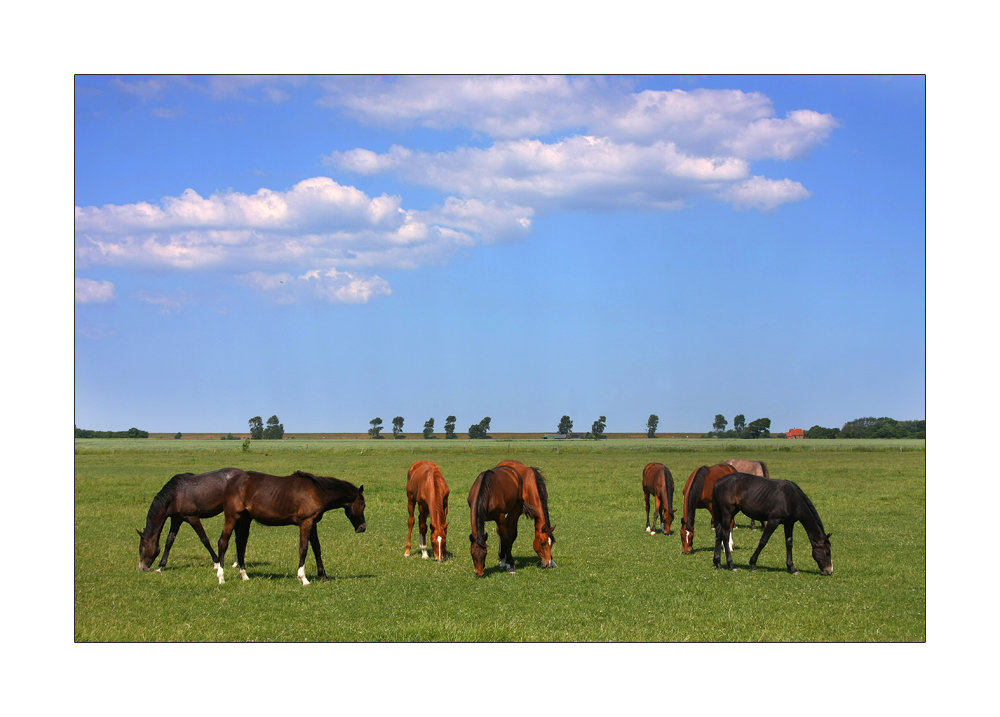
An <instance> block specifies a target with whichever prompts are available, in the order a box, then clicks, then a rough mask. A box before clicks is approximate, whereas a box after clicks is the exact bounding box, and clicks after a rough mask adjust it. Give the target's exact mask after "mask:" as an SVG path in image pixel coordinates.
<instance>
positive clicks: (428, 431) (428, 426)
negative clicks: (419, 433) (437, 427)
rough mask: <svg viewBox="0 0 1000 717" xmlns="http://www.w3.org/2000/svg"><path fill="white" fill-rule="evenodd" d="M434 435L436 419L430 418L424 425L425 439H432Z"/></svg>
mask: <svg viewBox="0 0 1000 717" xmlns="http://www.w3.org/2000/svg"><path fill="white" fill-rule="evenodd" d="M432 435H434V419H433V418H428V419H427V422H426V423H424V438H430V437H431V436H432Z"/></svg>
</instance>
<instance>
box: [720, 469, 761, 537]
mask: <svg viewBox="0 0 1000 717" xmlns="http://www.w3.org/2000/svg"><path fill="white" fill-rule="evenodd" d="M725 465H727V466H732V467H733V468H735V469H736V472H737V473H749V474H750V475H753V476H761V477H763V478H770V477H771V473H770V471H768V470H767V464H766V463H765V462H764V461H745V460H743V459H742V458H730V459H729V460H728V461H726V463H725ZM750 530H757V526H756V525H755V524H754V522H753V518H751V519H750Z"/></svg>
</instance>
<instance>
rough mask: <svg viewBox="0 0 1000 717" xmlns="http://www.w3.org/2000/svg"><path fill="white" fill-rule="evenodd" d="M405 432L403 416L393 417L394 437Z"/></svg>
mask: <svg viewBox="0 0 1000 717" xmlns="http://www.w3.org/2000/svg"><path fill="white" fill-rule="evenodd" d="M402 432H403V417H402V416H396V417H395V418H394V419H392V437H393V438H399V434H400V433H402Z"/></svg>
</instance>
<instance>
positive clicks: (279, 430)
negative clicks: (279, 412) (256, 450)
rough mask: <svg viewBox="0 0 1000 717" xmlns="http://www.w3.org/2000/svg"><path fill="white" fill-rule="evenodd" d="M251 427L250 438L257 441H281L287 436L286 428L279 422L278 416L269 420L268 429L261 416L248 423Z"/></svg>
mask: <svg viewBox="0 0 1000 717" xmlns="http://www.w3.org/2000/svg"><path fill="white" fill-rule="evenodd" d="M248 423H249V425H250V438H252V439H253V440H255V441H261V440H265V441H280V440H281V439H282V438H283V437H284V436H285V427H284V425H282V424H281V423H279V422H278V417H277V416H271V417H270V418H269V419H267V428H265V427H264V422H263V421H262V420H261V418H260V416H254V417H253V418H251V419H250V420H249V421H248Z"/></svg>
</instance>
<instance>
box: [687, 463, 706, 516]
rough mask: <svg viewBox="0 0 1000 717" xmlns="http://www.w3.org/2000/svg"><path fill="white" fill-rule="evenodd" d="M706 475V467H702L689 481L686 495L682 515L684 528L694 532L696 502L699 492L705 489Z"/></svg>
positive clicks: (698, 498)
mask: <svg viewBox="0 0 1000 717" xmlns="http://www.w3.org/2000/svg"><path fill="white" fill-rule="evenodd" d="M706 475H708V466H702V467H701V468H699V469H698V470H697V471H696V472H695V474H694V478H692V479H691V487H690V488H688V494H687V511H686V512H685V514H684V527H685V528H687V529H688V530H690V531H693V530H694V512H695V510H697V508H698V501H699V500H700V499H701V492H702V490H704V488H705V476H706Z"/></svg>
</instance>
